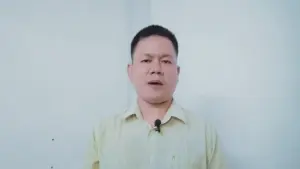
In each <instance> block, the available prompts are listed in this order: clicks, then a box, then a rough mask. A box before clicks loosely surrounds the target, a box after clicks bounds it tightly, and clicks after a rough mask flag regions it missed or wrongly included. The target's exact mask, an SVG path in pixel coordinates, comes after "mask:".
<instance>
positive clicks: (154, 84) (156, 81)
mask: <svg viewBox="0 0 300 169" xmlns="http://www.w3.org/2000/svg"><path fill="white" fill-rule="evenodd" d="M148 84H149V85H152V86H162V85H163V83H162V82H161V81H160V80H152V81H149V82H148Z"/></svg>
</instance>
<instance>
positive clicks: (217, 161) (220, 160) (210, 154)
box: [207, 126, 227, 169]
mask: <svg viewBox="0 0 300 169" xmlns="http://www.w3.org/2000/svg"><path fill="white" fill-rule="evenodd" d="M207 163H208V164H207V166H208V169H226V168H227V167H226V165H225V158H224V155H223V152H222V149H221V147H220V141H219V137H218V135H217V132H216V130H215V129H214V128H213V127H212V126H209V127H208V128H207Z"/></svg>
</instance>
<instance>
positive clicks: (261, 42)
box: [0, 0, 300, 169]
mask: <svg viewBox="0 0 300 169" xmlns="http://www.w3.org/2000/svg"><path fill="white" fill-rule="evenodd" d="M299 8H300V4H299V2H297V1H292V0H289V1H281V2H278V1H266V0H265V1H258V0H252V1H243V2H241V1H226V3H225V1H224V2H223V1H185V2H184V1H180V0H173V1H170V0H166V1H161V0H160V1H159V0H151V1H150V0H142V1H141V0H133V1H125V0H123V1H122V0H119V1H108V0H107V1H83V0H73V1H70V0H65V1H58V0H52V1H45V0H43V1H37V0H28V1H21V0H12V1H4V0H1V1H0V11H1V12H0V21H1V22H0V46H1V47H0V113H1V118H0V168H9V169H17V168H26V169H41V168H45V169H46V168H51V166H53V168H54V169H81V168H82V165H83V162H84V153H85V148H86V144H87V140H88V137H89V134H90V132H91V126H92V124H94V123H96V122H97V121H98V120H99V119H100V118H102V117H104V116H109V115H112V114H113V113H116V112H119V111H122V110H123V109H124V108H125V107H126V106H127V105H128V104H129V103H130V101H131V100H132V98H134V96H135V94H134V91H133V88H132V87H131V86H130V84H129V82H128V79H127V74H126V64H127V63H128V62H129V61H130V59H129V58H130V55H129V47H130V41H131V38H132V37H133V36H134V34H135V33H136V32H137V31H138V30H139V29H141V28H142V27H144V26H147V25H148V24H152V23H154V24H162V25H164V26H166V27H168V28H170V29H171V30H172V31H173V32H174V33H175V34H176V35H177V38H178V40H179V46H180V49H179V50H180V52H179V64H180V66H181V75H180V82H179V86H178V90H177V91H176V94H175V95H176V96H175V97H176V99H177V100H178V101H179V102H180V103H181V104H182V105H183V106H185V107H187V108H188V109H190V110H192V111H194V112H195V113H197V114H199V115H203V116H205V117H206V118H207V119H208V120H209V121H211V122H212V123H213V124H214V125H215V126H216V128H217V129H218V131H219V135H220V138H221V140H222V146H223V148H224V150H225V153H226V157H227V158H228V162H229V165H230V168H232V169H271V168H272V169H282V168H286V169H296V168H299V167H300V162H299V158H300V145H299V142H300V125H299V123H298V119H299V117H300V114H299V112H300V107H299V102H300V97H299V94H300V93H299V82H300V79H299V66H300V63H299V44H300V41H299V39H300V36H299V30H300V24H299V16H300V15H299ZM297 118H298V119H297ZM52 139H54V141H52Z"/></svg>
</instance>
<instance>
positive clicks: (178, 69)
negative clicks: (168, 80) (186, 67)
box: [177, 66, 180, 75]
mask: <svg viewBox="0 0 300 169" xmlns="http://www.w3.org/2000/svg"><path fill="white" fill-rule="evenodd" d="M179 73H180V66H177V75H179Z"/></svg>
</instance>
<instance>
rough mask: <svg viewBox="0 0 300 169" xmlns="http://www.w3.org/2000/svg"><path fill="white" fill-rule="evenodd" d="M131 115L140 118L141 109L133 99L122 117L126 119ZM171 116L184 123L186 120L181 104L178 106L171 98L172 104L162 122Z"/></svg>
mask: <svg viewBox="0 0 300 169" xmlns="http://www.w3.org/2000/svg"><path fill="white" fill-rule="evenodd" d="M132 116H136V117H137V118H139V119H142V114H141V111H140V109H139V106H138V104H137V101H135V102H133V104H131V106H130V107H129V108H128V109H127V111H126V112H125V113H124V116H123V117H124V119H125V120H126V119H128V118H129V117H132ZM171 117H175V118H177V119H179V120H181V121H182V122H184V123H186V122H187V119H186V115H185V112H184V110H183V108H182V107H181V106H179V105H178V104H177V103H176V101H175V100H174V99H173V101H172V104H171V106H170V108H169V109H168V111H167V113H166V115H165V117H164V119H163V121H162V123H165V122H166V121H168V120H169V119H170V118H171Z"/></svg>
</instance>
